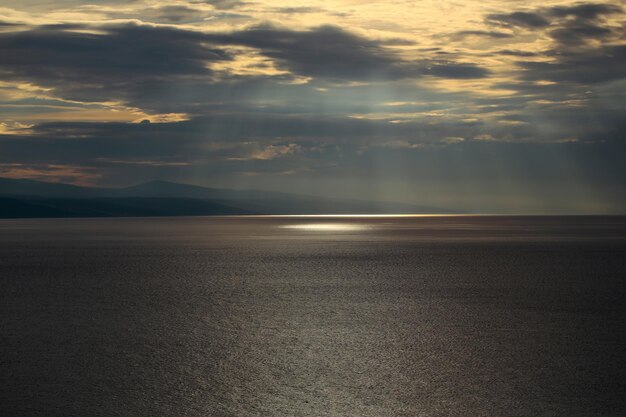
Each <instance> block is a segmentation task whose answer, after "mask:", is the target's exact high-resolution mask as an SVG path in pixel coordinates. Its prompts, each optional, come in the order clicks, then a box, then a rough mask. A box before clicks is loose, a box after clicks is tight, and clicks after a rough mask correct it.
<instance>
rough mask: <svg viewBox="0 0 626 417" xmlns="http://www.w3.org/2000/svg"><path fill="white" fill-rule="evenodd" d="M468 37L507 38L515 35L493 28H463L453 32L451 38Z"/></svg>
mask: <svg viewBox="0 0 626 417" xmlns="http://www.w3.org/2000/svg"><path fill="white" fill-rule="evenodd" d="M468 37H479V38H490V39H506V38H512V37H513V35H512V34H511V33H507V32H497V31H493V30H461V31H459V32H455V33H453V34H452V35H451V36H450V38H451V39H454V40H459V39H465V38H468Z"/></svg>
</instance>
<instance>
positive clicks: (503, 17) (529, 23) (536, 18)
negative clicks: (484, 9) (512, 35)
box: [487, 12, 550, 29]
mask: <svg viewBox="0 0 626 417" xmlns="http://www.w3.org/2000/svg"><path fill="white" fill-rule="evenodd" d="M487 22H488V23H490V24H495V25H499V26H507V27H510V26H517V27H524V28H532V29H537V28H544V27H546V26H548V25H550V21H549V20H548V19H546V18H545V17H544V16H542V15H541V14H539V13H532V12H513V13H504V14H499V13H495V14H490V15H488V16H487Z"/></svg>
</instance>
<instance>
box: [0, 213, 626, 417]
mask: <svg viewBox="0 0 626 417" xmlns="http://www.w3.org/2000/svg"><path fill="white" fill-rule="evenodd" d="M625 271H626V218H624V217H462V216H460V217H394V218H391V217H378V218H367V217H245V218H168V219H65V220H2V221H0V415H2V416H46V417H48V416H77V417H78V416H79V417H89V416H146V417H148V416H150V417H157V416H176V417H178V416H218V417H219V416H377V417H378V416H380V417H386V416H411V417H413V416H441V417H444V416H446V417H448V416H459V417H479V416H529V417H530V416H532V417H542V416H568V417H574V416H580V417H583V416H584V417H593V416H616V417H617V416H623V415H626V399H625V392H626V382H625V381H626V367H625V365H624V360H625V359H626V357H625V354H624V351H625V350H626V335H625V330H624V329H625V324H626V322H625V317H626V307H625V303H624V295H625V289H626V283H625V276H626V273H625Z"/></svg>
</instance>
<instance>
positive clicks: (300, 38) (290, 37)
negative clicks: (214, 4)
mask: <svg viewBox="0 0 626 417" xmlns="http://www.w3.org/2000/svg"><path fill="white" fill-rule="evenodd" d="M209 38H210V40H211V41H213V42H214V43H216V44H220V45H242V46H247V47H251V48H255V49H258V50H259V51H260V53H261V54H262V55H264V56H266V57H268V58H271V59H273V60H275V61H276V62H277V63H278V65H279V66H281V67H283V68H285V69H286V70H288V71H291V72H293V73H295V74H299V75H303V76H308V77H313V78H322V79H329V80H334V81H360V80H397V79H405V78H416V77H420V76H423V75H432V76H436V77H444V78H459V79H464V78H481V77H485V76H486V75H487V74H488V71H487V70H485V69H483V68H480V67H478V66H477V65H474V64H466V63H455V62H449V61H438V60H421V61H413V62H411V61H406V60H403V59H401V58H400V57H399V56H398V55H397V54H395V53H394V52H393V51H392V50H390V49H388V48H387V47H385V44H386V42H382V41H376V40H372V39H367V38H364V37H361V36H358V35H356V34H353V33H350V32H347V31H344V30H342V29H340V28H338V27H336V26H320V27H317V28H314V29H310V30H304V31H296V30H288V29H280V28H276V27H272V26H266V27H257V28H252V29H248V30H244V31H239V32H232V33H227V34H214V35H210V36H209Z"/></svg>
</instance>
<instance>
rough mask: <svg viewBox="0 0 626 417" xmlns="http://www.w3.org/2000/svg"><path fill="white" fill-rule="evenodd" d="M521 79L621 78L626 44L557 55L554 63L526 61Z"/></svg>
mask: <svg viewBox="0 0 626 417" xmlns="http://www.w3.org/2000/svg"><path fill="white" fill-rule="evenodd" d="M518 64H519V65H520V66H521V67H522V68H523V69H525V70H526V71H524V72H523V73H522V79H524V80H530V81H539V80H550V81H554V82H557V83H576V84H596V83H605V82H609V81H615V80H621V79H623V78H624V74H626V45H610V46H604V47H601V48H597V49H593V50H585V51H581V52H574V53H569V54H563V55H556V56H555V61H553V62H536V61H524V62H519V63H518Z"/></svg>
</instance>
